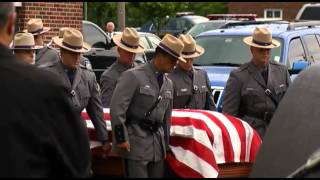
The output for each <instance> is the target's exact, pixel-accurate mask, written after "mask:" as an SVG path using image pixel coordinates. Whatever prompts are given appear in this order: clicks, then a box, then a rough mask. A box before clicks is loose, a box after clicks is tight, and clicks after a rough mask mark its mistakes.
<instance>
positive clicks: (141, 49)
mask: <svg viewBox="0 0 320 180" xmlns="http://www.w3.org/2000/svg"><path fill="white" fill-rule="evenodd" d="M121 37H122V33H121V34H116V35H114V36H113V38H112V39H113V42H114V43H115V44H116V45H117V46H118V47H120V48H122V49H124V50H126V51H129V52H132V53H143V52H144V51H145V47H143V45H142V43H141V41H140V42H139V46H138V48H130V47H128V46H126V45H124V44H123V43H121Z"/></svg>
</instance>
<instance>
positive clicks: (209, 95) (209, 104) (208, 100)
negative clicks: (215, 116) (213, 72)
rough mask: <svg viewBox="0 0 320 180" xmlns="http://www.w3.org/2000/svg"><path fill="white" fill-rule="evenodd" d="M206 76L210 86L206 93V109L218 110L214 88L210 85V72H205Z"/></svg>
mask: <svg viewBox="0 0 320 180" xmlns="http://www.w3.org/2000/svg"><path fill="white" fill-rule="evenodd" d="M205 77H206V84H207V87H208V90H209V91H208V92H207V94H206V104H205V110H211V111H215V110H216V105H215V104H214V98H213V95H212V89H211V86H210V81H209V77H208V74H207V73H205Z"/></svg>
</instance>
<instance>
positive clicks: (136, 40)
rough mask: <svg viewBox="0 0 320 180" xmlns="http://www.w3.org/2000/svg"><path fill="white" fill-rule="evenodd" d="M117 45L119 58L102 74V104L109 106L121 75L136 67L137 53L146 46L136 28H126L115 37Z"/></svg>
mask: <svg viewBox="0 0 320 180" xmlns="http://www.w3.org/2000/svg"><path fill="white" fill-rule="evenodd" d="M113 41H114V43H115V44H116V45H117V50H118V53H119V58H117V60H116V61H115V62H114V63H113V64H112V65H111V66H110V67H109V68H108V69H107V70H106V71H105V72H103V74H102V75H101V79H100V84H101V93H102V104H103V106H104V107H106V108H109V107H110V102H111V97H112V94H113V91H114V89H115V87H116V84H117V80H118V79H119V77H120V75H121V74H122V73H123V72H124V71H126V70H128V69H130V68H133V67H134V60H135V57H136V54H137V53H143V52H144V50H145V48H144V47H143V46H142V43H141V42H140V36H139V34H138V32H137V31H136V30H135V29H134V28H125V29H124V31H123V33H121V34H117V35H115V36H114V37H113Z"/></svg>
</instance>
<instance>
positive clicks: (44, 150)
mask: <svg viewBox="0 0 320 180" xmlns="http://www.w3.org/2000/svg"><path fill="white" fill-rule="evenodd" d="M15 24H16V13H15V11H14V6H13V3H12V2H1V3H0V82H1V88H0V99H1V101H0V107H1V108H0V114H1V121H0V141H1V143H2V146H1V148H0V159H1V163H0V177H3V178H4V177H23V178H30V177H33V178H39V177H89V175H90V166H89V165H90V147H89V139H88V136H87V134H86V130H87V129H86V128H85V127H83V125H82V123H81V122H80V119H79V116H78V115H77V114H75V113H74V111H73V110H72V106H71V104H70V101H69V100H68V99H67V97H66V94H65V93H64V89H61V88H60V87H61V86H62V84H61V82H60V81H58V80H57V79H58V78H57V77H56V76H55V75H54V74H52V73H49V72H45V71H44V70H42V69H39V68H36V67H34V66H32V65H29V64H27V63H24V62H22V61H21V60H18V59H17V58H16V57H15V56H14V55H13V54H12V51H11V50H10V49H9V44H10V42H11V41H12V39H13V34H14V29H15V27H14V25H15Z"/></svg>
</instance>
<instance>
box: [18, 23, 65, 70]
mask: <svg viewBox="0 0 320 180" xmlns="http://www.w3.org/2000/svg"><path fill="white" fill-rule="evenodd" d="M49 30H50V28H49V27H44V26H43V23H42V20H41V19H30V20H29V21H28V22H27V29H25V30H24V31H25V32H29V33H31V34H33V36H34V41H35V43H36V45H37V46H43V48H41V49H39V50H37V51H36V62H35V65H36V66H38V67H47V66H49V65H52V64H55V63H56V62H58V61H59V54H58V52H57V51H56V50H55V49H54V48H53V47H51V46H48V45H47V44H45V43H44V33H46V32H48V31H49Z"/></svg>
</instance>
